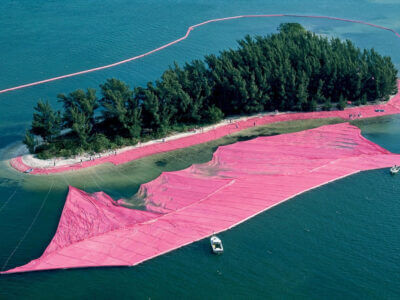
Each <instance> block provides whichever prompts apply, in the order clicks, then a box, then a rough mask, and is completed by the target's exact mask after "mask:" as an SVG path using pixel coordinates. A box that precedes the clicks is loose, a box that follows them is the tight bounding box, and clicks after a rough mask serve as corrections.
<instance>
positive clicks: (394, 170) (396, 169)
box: [390, 165, 400, 174]
mask: <svg viewBox="0 0 400 300" xmlns="http://www.w3.org/2000/svg"><path fill="white" fill-rule="evenodd" d="M399 171H400V166H396V165H394V166H393V167H391V168H390V173H391V174H397V173H399Z"/></svg>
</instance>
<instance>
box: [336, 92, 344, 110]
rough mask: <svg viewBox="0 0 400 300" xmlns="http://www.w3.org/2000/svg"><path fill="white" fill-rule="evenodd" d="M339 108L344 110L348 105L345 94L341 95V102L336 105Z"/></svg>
mask: <svg viewBox="0 0 400 300" xmlns="http://www.w3.org/2000/svg"><path fill="white" fill-rule="evenodd" d="M336 107H337V109H339V110H344V109H345V107H346V100H345V99H344V97H343V95H340V98H339V102H338V104H337V105H336Z"/></svg>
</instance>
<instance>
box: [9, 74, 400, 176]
mask: <svg viewBox="0 0 400 300" xmlns="http://www.w3.org/2000/svg"><path fill="white" fill-rule="evenodd" d="M397 85H398V91H399V92H398V93H397V95H395V96H394V97H393V98H392V99H391V100H390V101H389V102H387V103H386V104H382V105H368V106H362V107H353V108H349V109H346V110H344V111H320V112H309V113H287V114H279V115H276V116H274V115H266V116H263V117H252V118H249V119H247V120H242V121H239V122H235V123H232V124H226V125H223V126H219V127H217V128H215V129H213V130H210V131H207V132H200V133H197V134H193V135H190V136H186V137H183V138H179V139H175V140H170V141H166V142H161V143H156V144H152V145H148V146H143V147H139V148H134V149H131V150H128V151H125V152H121V153H118V154H117V155H110V156H103V157H101V158H97V159H94V160H89V161H84V162H82V163H75V164H72V165H62V166H56V167H49V168H32V167H31V166H29V165H27V164H25V163H24V162H23V160H22V157H21V156H19V157H16V158H13V159H11V160H10V164H11V166H12V167H13V168H14V169H16V170H18V171H20V172H25V171H27V170H29V169H31V168H32V169H33V170H32V172H31V173H30V174H52V173H60V172H67V171H74V170H79V169H84V168H88V167H92V166H95V165H100V164H104V163H112V164H114V165H119V164H124V163H127V162H130V161H132V160H135V159H139V158H143V157H146V156H150V155H153V154H157V153H162V152H168V151H173V150H177V149H182V148H186V147H190V146H193V145H197V144H201V143H206V142H209V141H212V140H216V139H219V138H221V137H224V136H226V135H229V134H232V133H235V132H238V131H241V130H243V129H246V128H250V127H253V126H255V125H257V126H258V125H266V124H271V123H276V122H286V121H293V120H305V119H321V118H342V119H344V120H348V119H349V116H350V114H351V115H353V116H355V118H371V117H376V116H383V115H393V114H398V113H400V80H399V81H398V82H397ZM376 110H384V111H383V112H382V111H376Z"/></svg>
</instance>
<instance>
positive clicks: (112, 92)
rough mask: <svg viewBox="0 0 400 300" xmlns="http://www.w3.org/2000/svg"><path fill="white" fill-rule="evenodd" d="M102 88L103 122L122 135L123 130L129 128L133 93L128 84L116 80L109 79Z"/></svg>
mask: <svg viewBox="0 0 400 300" xmlns="http://www.w3.org/2000/svg"><path fill="white" fill-rule="evenodd" d="M100 88H101V93H102V96H103V97H102V98H101V99H100V103H101V105H102V107H103V110H102V112H101V113H102V116H103V121H104V122H105V123H106V124H107V125H108V126H110V127H111V130H112V131H114V132H119V133H121V131H122V130H123V129H126V128H127V127H129V125H128V120H129V118H128V109H129V107H128V106H129V104H130V103H131V102H132V99H133V91H131V90H130V89H129V87H128V85H127V84H126V83H124V82H122V81H121V80H118V79H115V78H112V79H107V81H106V83H104V84H102V85H100ZM125 135H126V134H125Z"/></svg>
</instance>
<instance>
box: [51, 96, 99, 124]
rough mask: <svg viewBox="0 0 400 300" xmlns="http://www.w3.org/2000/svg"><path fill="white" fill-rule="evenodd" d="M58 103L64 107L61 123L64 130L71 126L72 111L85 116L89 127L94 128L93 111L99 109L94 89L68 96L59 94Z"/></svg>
mask: <svg viewBox="0 0 400 300" xmlns="http://www.w3.org/2000/svg"><path fill="white" fill-rule="evenodd" d="M57 98H58V101H59V102H62V104H63V107H64V113H63V122H64V128H71V127H72V126H73V119H72V118H73V117H72V110H74V111H75V112H76V111H78V112H80V113H81V114H83V115H84V116H85V119H86V121H85V122H88V123H90V125H91V127H92V128H93V127H94V126H95V117H94V114H95V110H96V109H97V108H98V107H99V104H98V99H97V96H96V90H95V89H87V90H86V92H85V91H84V90H82V89H79V90H76V91H73V92H71V93H69V94H68V95H65V94H59V95H58V96H57Z"/></svg>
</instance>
